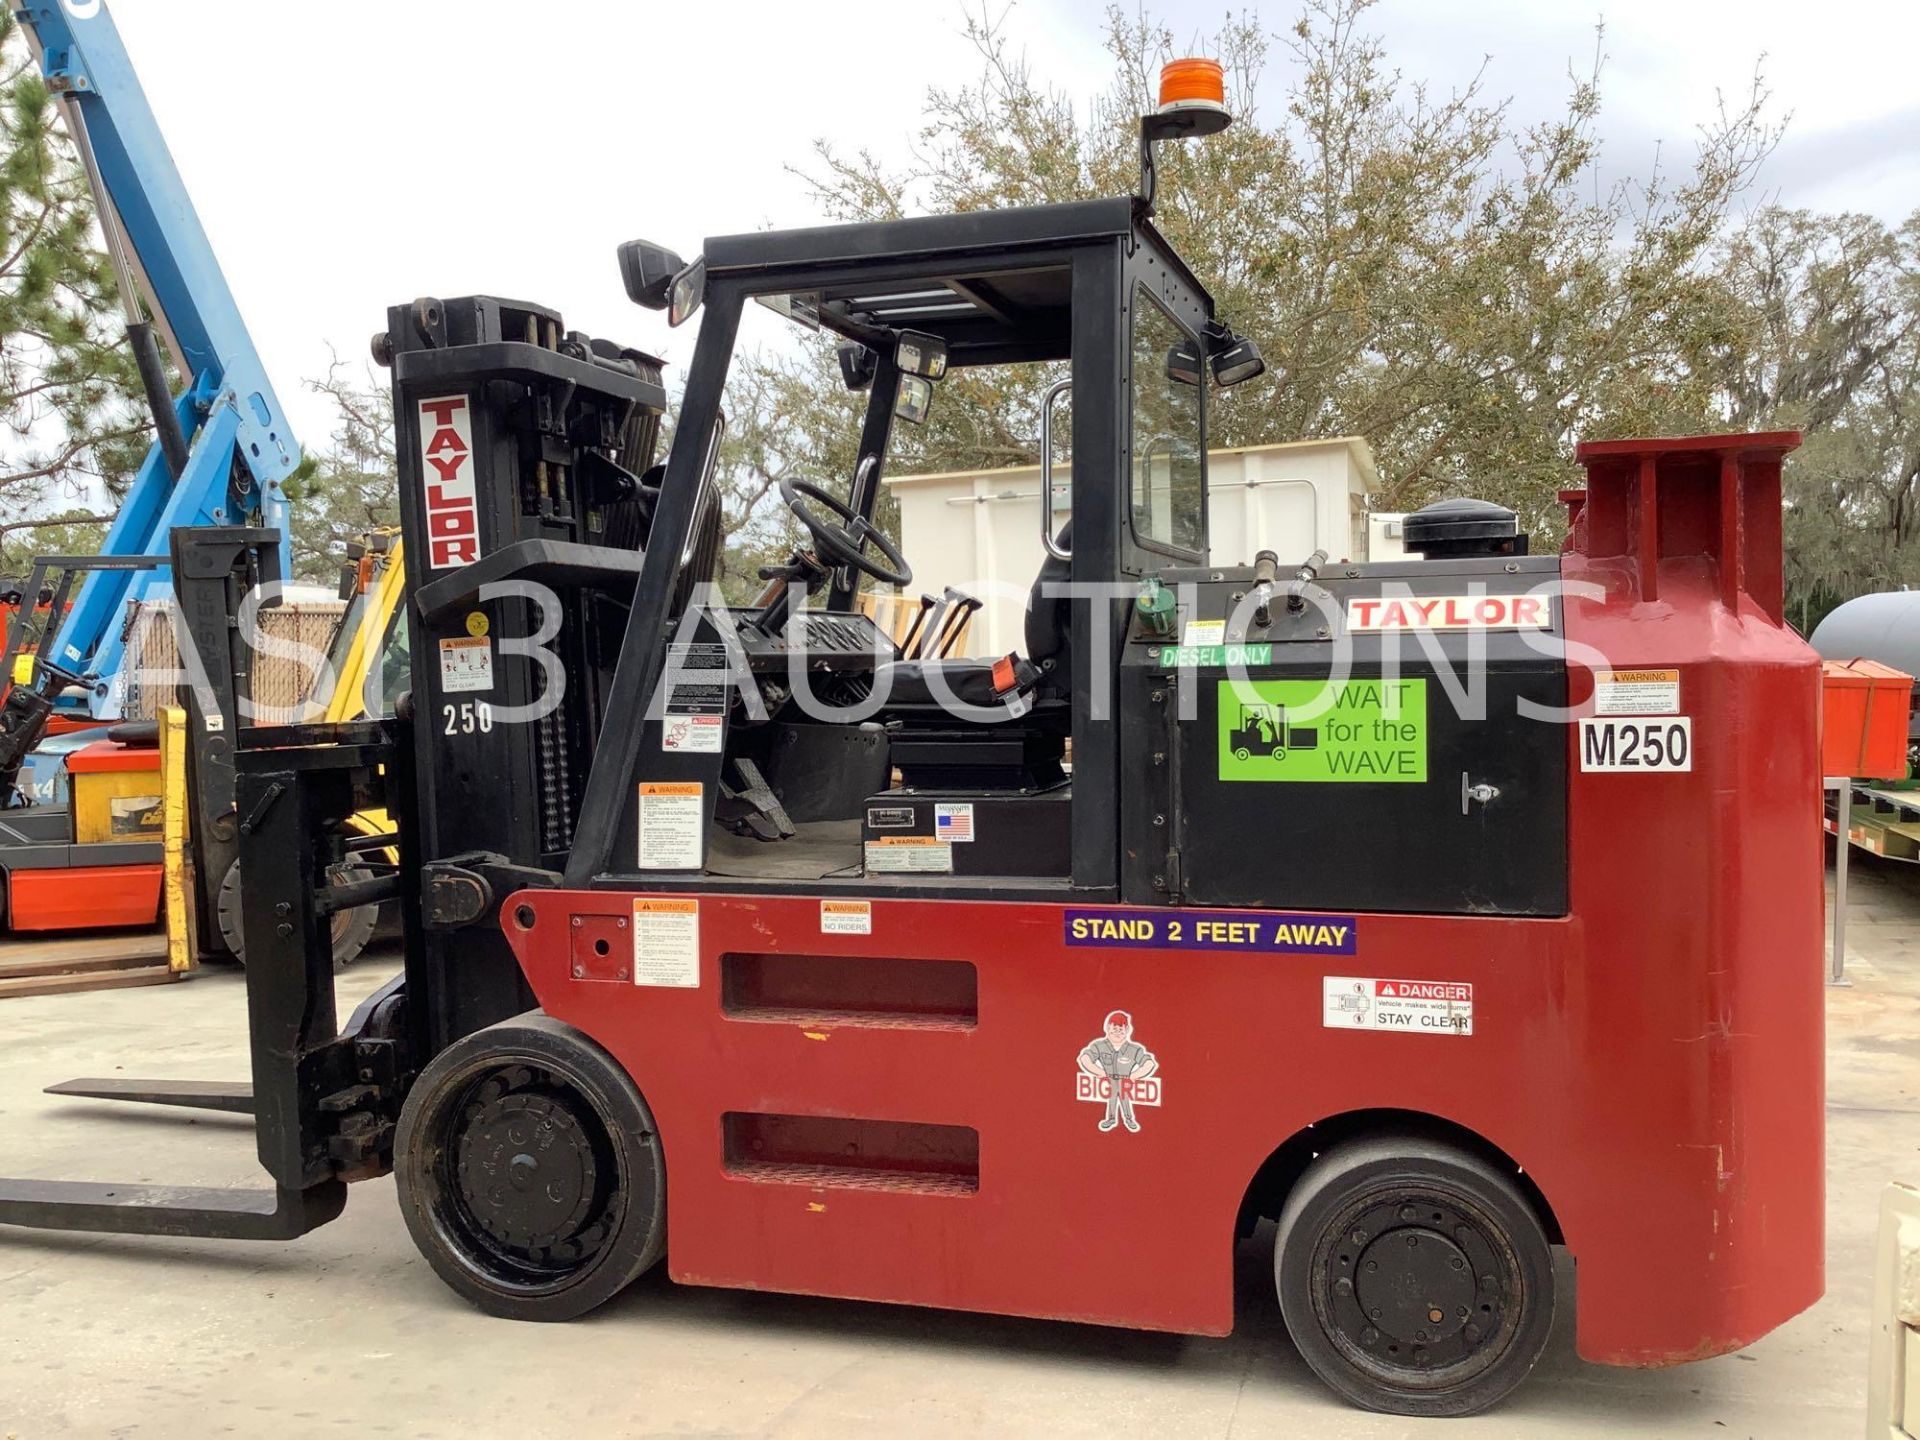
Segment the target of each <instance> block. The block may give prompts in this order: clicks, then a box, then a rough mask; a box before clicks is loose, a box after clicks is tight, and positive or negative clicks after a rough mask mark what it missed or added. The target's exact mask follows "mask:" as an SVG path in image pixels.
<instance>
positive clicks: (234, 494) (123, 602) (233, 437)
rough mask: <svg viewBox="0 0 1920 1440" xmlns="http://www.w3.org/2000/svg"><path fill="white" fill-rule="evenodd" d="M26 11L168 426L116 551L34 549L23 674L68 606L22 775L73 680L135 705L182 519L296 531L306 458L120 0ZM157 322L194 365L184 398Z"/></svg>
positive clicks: (40, 684)
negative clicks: (128, 691)
mask: <svg viewBox="0 0 1920 1440" xmlns="http://www.w3.org/2000/svg"><path fill="white" fill-rule="evenodd" d="M15 13H16V14H17V15H18V17H19V19H20V21H21V24H22V25H23V27H24V29H25V32H26V35H27V38H28V40H29V42H30V44H31V45H32V47H33V50H34V53H35V55H36V57H37V59H38V60H39V62H40V66H41V69H42V72H43V73H44V74H45V76H46V81H47V86H48V89H49V90H50V91H51V92H52V93H53V94H54V95H55V96H57V97H58V99H59V102H60V105H61V108H62V112H63V115H64V118H65V120H66V124H67V130H68V133H69V134H70V135H71V136H72V139H73V143H74V147H75V149H76V150H77V151H78V152H79V155H80V160H81V163H82V164H83V165H84V167H85V169H86V173H87V180H88V184H89V187H90V188H91V190H92V192H93V198H94V202H95V205H96V207H97V209H98V212H99V219H100V229H101V232H102V234H103V236H104V238H105V241H106V248H107V253H108V256H109V257H110V259H111V260H112V264H113V271H114V276H115V280H116V283H117V286H118V289H119V292H120V301H121V304H122V306H123V308H124V309H125V312H126V318H127V338H128V343H129V344H130V345H131V346H132V349H133V354H134V358H135V360H136V361H137V363H138V365H139V370H140V378H141V383H142V387H143V388H144V390H145V392H146V400H147V404H148V408H149V409H150V410H151V411H152V412H153V418H154V426H155V438H154V442H153V445H152V447H151V448H150V449H149V450H148V452H147V456H146V459H145V460H144V462H143V463H142V464H141V466H140V469H139V472H138V473H137V475H136V476H135V478H134V481H133V484H132V486H131V488H130V489H129V490H128V492H127V495H126V498H125V500H124V501H123V502H122V503H121V506H120V510H119V513H118V515H117V516H116V518H115V520H114V522H113V525H112V528H111V529H110V530H109V531H108V532H107V537H106V540H105V542H104V543H103V544H102V546H101V549H100V554H99V555H98V556H87V557H79V556H47V557H43V558H41V559H39V560H36V561H35V565H34V574H33V576H32V577H31V579H30V580H29V582H28V585H27V587H26V590H25V593H24V595H23V603H22V605H21V609H20V614H19V616H18V617H17V618H16V621H15V624H14V629H13V633H12V634H11V635H10V636H9V638H8V665H9V672H10V673H11V671H12V668H13V658H14V656H15V655H17V654H18V653H19V652H20V650H21V649H22V648H23V646H24V644H25V643H27V637H28V632H29V630H30V629H31V628H32V617H33V615H34V610H35V603H34V602H35V600H36V599H37V598H38V597H40V596H41V595H43V594H47V595H50V596H51V597H52V599H53V600H54V603H53V604H52V606H51V607H50V609H49V612H48V619H47V622H46V633H44V634H42V635H41V636H40V637H39V639H38V642H37V644H36V645H35V649H36V651H37V653H36V657H35V658H36V660H37V662H38V663H37V664H36V665H35V666H34V667H33V672H34V673H33V678H32V680H31V682H30V683H27V684H15V685H14V687H13V690H12V692H10V694H9V697H8V700H7V704H6V706H5V709H4V713H0V781H6V782H12V781H13V780H14V779H15V777H16V776H17V774H18V769H19V765H20V762H21V761H22V760H23V759H24V758H25V756H26V754H27V753H28V752H29V751H31V750H32V749H33V748H34V746H35V745H36V744H37V743H38V742H39V738H40V737H41V736H42V735H44V733H45V730H46V725H47V721H48V719H49V718H50V716H51V714H52V712H53V710H54V709H55V708H56V706H57V705H59V704H61V703H72V702H71V701H62V699H61V698H60V696H61V692H63V691H64V692H68V694H69V696H70V695H71V694H72V692H74V691H76V690H78V691H80V692H81V693H82V694H83V695H84V700H83V701H82V702H79V703H82V704H83V705H84V708H85V709H86V711H87V712H88V713H89V714H91V715H92V716H93V717H94V718H96V719H109V720H110V719H117V718H118V717H119V716H120V713H121V706H122V704H123V702H124V699H125V685H124V681H123V678H122V676H121V667H122V663H123V661H124V659H125V649H126V637H127V629H128V627H127V625H126V624H125V619H126V617H127V615H128V614H129V613H130V610H129V607H130V606H132V605H136V604H139V603H141V602H146V601H152V600H156V599H160V598H163V597H165V596H166V595H167V594H168V592H169V587H170V582H171V576H170V572H169V570H168V568H167V537H168V535H169V533H170V532H171V531H172V530H173V529H174V528H175V527H176V526H193V525H256V526H264V527H267V528H271V529H277V530H280V531H281V532H282V533H283V534H284V533H285V530H286V520H287V502H286V497H285V496H284V494H283V493H282V490H281V483H282V482H283V481H284V480H285V479H286V478H287V476H288V475H289V474H290V473H291V472H292V471H293V469H294V467H295V466H296V465H297V464H298V463H299V460H300V447H299V445H298V443H297V442H296V441H295V440H294V436H293V430H292V427H291V426H290V425H289V424H288V423H287V417H286V412H285V411H284V410H282V409H281V407H280V401H279V398H278V397H277V396H276V395H275V394H274V391H273V383H272V381H270V380H269V379H268V378H267V372H266V368H265V366H264V365H262V363H261V361H260V356H259V354H258V352H257V351H256V350H255V349H254V346H253V340H252V337H251V336H249V335H248V333H247V327H246V325H245V323H244V322H243V321H242V320H241V318H240V309H239V306H238V305H236V304H235V302H234V298H233V293H232V291H230V290H229V289H228V288H227V282H226V277H225V276H224V275H222V274H221V272H220V263H219V261H218V260H216V259H215V258H214V253H213V247H212V246H211V245H210V244H209V243H208V241H207V235H206V231H205V230H203V229H202V228H201V225H200V218H199V216H198V215H197V214H195V212H194V208H193V202H192V201H191V200H190V199H189V198H188V196H187V189H186V186H185V184H184V183H183V182H182V181H181V178H180V173H179V171H178V170H177V169H175V168H174V163H173V156H172V155H171V154H169V153H168V150H167V143H166V141H165V139H163V138H162V136H161V133H160V126H159V124H158V122H157V121H156V120H155V119H154V116H153V111H152V109H151V108H150V107H149V106H148V104H147V97H146V95H145V93H144V92H143V91H142V90H141V88H140V81H139V79H138V78H137V77H136V76H135V74H134V70H133V64H132V62H131V61H130V60H129V59H128V57H127V52H126V47H125V46H124V45H123V44H122V43H121V40H120V32H119V31H118V30H117V29H116V28H115V26H114V23H113V17H112V16H111V15H110V14H109V13H108V12H107V7H106V5H105V3H104V0H29V3H27V4H24V5H22V6H21V7H20V8H19V9H18V10H17V11H16V12H15ZM143 297H144V300H145V308H144V309H143V305H142V300H143ZM149 315H150V316H151V319H149ZM156 330H157V331H158V332H159V335H160V336H162V337H164V338H165V340H166V342H167V348H168V349H169V350H170V351H171V352H172V354H173V358H174V361H175V364H176V365H177V367H178V368H179V370H180V372H181V373H182V375H184V376H185V377H186V378H187V384H186V387H185V389H184V390H183V391H182V392H181V393H180V394H179V395H178V396H176V395H174V394H173V393H172V390H171V388H170V386H169V383H168V379H167V374H166V370H165V368H164V366H163V364H162V361H161V356H160V349H159V344H158V341H157V339H156V335H155V332H156ZM276 578H280V579H284V578H285V577H284V575H282V576H279V577H276ZM76 580H77V582H78V589H77V592H76V591H75V590H74V588H73V587H74V585H75V582H76ZM69 599H71V602H72V608H71V609H70V610H67V609H66V604H67V601H68V600H69ZM63 612H64V614H63ZM15 678H17V677H15ZM16 697H17V698H16Z"/></svg>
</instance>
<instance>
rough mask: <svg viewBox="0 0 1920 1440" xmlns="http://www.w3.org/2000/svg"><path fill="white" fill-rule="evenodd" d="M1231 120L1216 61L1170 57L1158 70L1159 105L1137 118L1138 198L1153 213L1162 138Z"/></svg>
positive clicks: (1213, 130) (1210, 130)
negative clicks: (1156, 163)
mask: <svg viewBox="0 0 1920 1440" xmlns="http://www.w3.org/2000/svg"><path fill="white" fill-rule="evenodd" d="M1232 122H1233V117H1232V116H1231V115H1229V114H1228V113H1227V79H1226V73H1225V72H1224V71H1223V70H1222V69H1221V68H1220V62H1219V61H1218V60H1203V59H1199V58H1197V57H1196V58H1193V59H1187V60H1169V61H1168V62H1167V63H1166V65H1164V66H1163V67H1161V70H1160V104H1159V107H1158V108H1157V109H1155V110H1154V111H1152V112H1151V113H1150V114H1146V115H1142V116H1141V117H1140V189H1139V192H1138V193H1139V198H1140V200H1141V203H1142V204H1144V205H1145V206H1146V211H1147V214H1149V215H1151V214H1152V213H1153V193H1154V190H1155V188H1156V186H1155V178H1154V173H1153V147H1154V145H1155V144H1156V143H1157V142H1159V141H1161V140H1188V139H1192V138H1194V137H1196V136H1201V135H1217V134H1219V133H1220V132H1221V131H1222V130H1224V129H1226V128H1227V126H1228V125H1229V124H1231V123H1232Z"/></svg>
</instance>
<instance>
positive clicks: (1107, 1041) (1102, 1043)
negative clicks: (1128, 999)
mask: <svg viewBox="0 0 1920 1440" xmlns="http://www.w3.org/2000/svg"><path fill="white" fill-rule="evenodd" d="M1079 1065H1080V1070H1079V1073H1078V1074H1077V1075H1075V1076H1074V1077H1073V1081H1074V1086H1073V1098H1074V1099H1076V1100H1089V1101H1092V1102H1093V1103H1094V1104H1096V1105H1105V1106H1106V1107H1107V1113H1106V1117H1105V1118H1104V1119H1103V1120H1101V1122H1100V1128H1101V1129H1102V1130H1112V1129H1115V1128H1117V1127H1119V1126H1121V1125H1124V1126H1126V1127H1127V1129H1128V1130H1129V1131H1133V1132H1138V1131H1139V1129H1140V1121H1139V1119H1138V1117H1136V1116H1135V1115H1134V1113H1133V1107H1134V1106H1136V1105H1158V1104H1159V1103H1160V1062H1159V1061H1158V1060H1156V1059H1154V1058H1153V1052H1152V1051H1151V1050H1149V1049H1147V1047H1146V1046H1144V1045H1142V1044H1140V1043H1139V1042H1137V1041H1136V1040H1135V1039H1134V1038H1133V1017H1132V1016H1131V1015H1129V1014H1128V1013H1127V1012H1126V1011H1124V1010H1115V1011H1114V1012H1112V1013H1111V1014H1110V1015H1108V1016H1107V1022H1106V1025H1105V1026H1104V1027H1103V1033H1102V1034H1101V1035H1099V1036H1098V1037H1097V1038H1096V1039H1094V1040H1092V1041H1091V1042H1089V1043H1088V1045H1087V1047H1086V1048H1085V1049H1084V1050H1082V1051H1081V1052H1080V1060H1079Z"/></svg>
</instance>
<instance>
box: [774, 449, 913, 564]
mask: <svg viewBox="0 0 1920 1440" xmlns="http://www.w3.org/2000/svg"><path fill="white" fill-rule="evenodd" d="M780 498H781V499H782V500H784V501H785V502H786V504H787V509H789V510H791V511H792V512H793V518H794V519H796V520H798V521H799V522H800V523H801V524H802V525H804V526H806V527H807V533H808V534H810V535H811V536H813V543H814V544H815V545H816V546H818V547H819V550H820V554H821V558H822V559H824V560H826V561H827V562H828V563H829V564H831V565H833V566H835V567H838V566H841V565H847V566H851V567H852V568H853V569H855V570H858V571H859V572H860V573H861V574H863V575H869V576H872V577H873V578H874V579H875V580H878V581H879V582H880V583H881V584H882V585H898V586H900V587H902V588H905V587H906V586H908V585H911V584H912V583H913V567H912V566H911V565H909V564H907V562H906V560H905V559H904V558H903V557H902V556H901V554H900V552H899V550H898V549H896V548H895V547H894V544H893V542H892V541H891V540H889V539H887V537H886V536H885V535H882V534H881V533H880V532H879V531H878V530H876V529H873V528H872V527H871V526H869V525H868V524H867V522H866V521H865V520H863V519H861V518H860V517H859V516H858V515H856V514H854V512H853V507H852V506H851V505H849V504H847V502H846V501H844V500H841V499H839V498H837V497H836V496H833V495H829V494H828V493H827V492H826V491H824V490H822V489H821V488H820V487H819V486H818V485H814V484H810V483H809V482H807V481H805V480H795V479H793V478H792V477H791V476H787V475H783V476H781V477H780ZM809 500H811V501H812V502H814V504H816V505H820V506H823V507H825V508H826V509H827V510H828V511H830V512H831V513H832V514H834V515H836V516H838V517H839V519H840V521H841V522H842V523H840V524H838V525H836V524H834V523H833V521H832V520H829V519H827V518H826V517H824V516H822V515H820V514H818V513H817V512H816V511H815V510H814V509H813V507H812V506H811V505H809V504H808V503H807V502H808V501H809ZM868 542H871V543H872V545H873V548H874V549H876V550H878V551H879V552H880V554H881V556H882V557H883V558H885V559H887V560H890V561H892V562H893V564H892V568H891V569H889V568H888V567H887V566H885V565H883V564H881V563H880V561H879V560H876V559H875V558H874V557H873V556H871V555H869V554H867V553H866V546H867V544H868Z"/></svg>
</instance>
